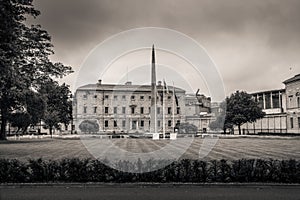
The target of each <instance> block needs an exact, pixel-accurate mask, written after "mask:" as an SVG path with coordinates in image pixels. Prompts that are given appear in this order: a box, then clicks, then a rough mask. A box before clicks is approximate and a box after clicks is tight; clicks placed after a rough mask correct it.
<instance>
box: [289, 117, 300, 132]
mask: <svg viewBox="0 0 300 200" xmlns="http://www.w3.org/2000/svg"><path fill="white" fill-rule="evenodd" d="M290 123H291V129H293V128H296V127H294V118H293V117H291V118H290ZM298 128H300V117H298Z"/></svg>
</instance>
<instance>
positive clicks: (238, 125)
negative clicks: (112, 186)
mask: <svg viewBox="0 0 300 200" xmlns="http://www.w3.org/2000/svg"><path fill="white" fill-rule="evenodd" d="M238 127H239V135H241V134H242V133H241V125H240V124H239V125H238Z"/></svg>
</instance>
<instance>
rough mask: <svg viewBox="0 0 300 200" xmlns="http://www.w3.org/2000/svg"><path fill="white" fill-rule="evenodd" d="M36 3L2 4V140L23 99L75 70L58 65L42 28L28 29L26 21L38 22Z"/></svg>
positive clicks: (9, 1) (20, 0)
mask: <svg viewBox="0 0 300 200" xmlns="http://www.w3.org/2000/svg"><path fill="white" fill-rule="evenodd" d="M32 1H33V0H3V1H1V2H0V10H1V12H0V71H1V73H0V110H1V131H0V139H5V138H6V130H5V128H6V124H7V120H8V118H9V115H10V113H12V112H13V111H15V110H19V109H22V107H24V101H23V97H24V95H25V94H26V93H28V92H29V91H37V90H38V89H39V88H40V87H41V85H43V84H44V83H45V82H49V81H51V80H54V79H56V78H61V77H63V76H65V75H67V74H69V73H71V72H72V70H71V67H69V66H65V65H63V64H62V63H54V62H52V61H51V60H50V59H49V56H50V55H52V54H53V53H54V51H53V45H52V44H51V37H50V35H49V34H48V33H47V31H45V30H43V29H42V28H41V26H40V25H35V24H32V25H26V24H25V21H26V17H33V18H36V17H37V16H38V15H39V14H40V12H39V11H38V10H36V9H35V8H34V6H33V3H32Z"/></svg>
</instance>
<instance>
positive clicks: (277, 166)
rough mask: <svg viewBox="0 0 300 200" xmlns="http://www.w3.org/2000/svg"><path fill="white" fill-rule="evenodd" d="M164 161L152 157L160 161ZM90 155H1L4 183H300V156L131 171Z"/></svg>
mask: <svg viewBox="0 0 300 200" xmlns="http://www.w3.org/2000/svg"><path fill="white" fill-rule="evenodd" d="M161 162H165V161H154V160H152V161H149V163H151V164H152V165H159V164H161ZM103 163H105V161H99V160H91V159H77V158H72V159H62V160H59V161H53V160H42V159H35V160H29V161H28V162H21V161H19V160H15V159H0V182H1V183H20V182H22V183H26V182H27V183H28V182H118V183H120V182H193V183H206V182H272V183H300V161H298V160H260V159H241V160H235V161H226V160H212V161H201V160H188V159H184V160H180V161H176V162H173V163H171V164H170V165H168V166H166V167H164V168H161V169H158V170H156V171H152V172H146V173H128V172H123V171H118V170H115V169H113V168H110V167H108V166H107V165H105V164H103ZM117 165H118V167H119V169H120V166H123V167H124V169H125V168H126V169H127V170H128V168H136V169H138V170H144V171H147V169H142V167H144V166H147V165H144V164H143V163H141V161H140V160H139V161H138V162H136V163H128V162H127V161H120V162H118V163H117Z"/></svg>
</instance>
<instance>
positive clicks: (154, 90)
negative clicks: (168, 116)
mask: <svg viewBox="0 0 300 200" xmlns="http://www.w3.org/2000/svg"><path fill="white" fill-rule="evenodd" d="M156 104H157V88H156V70H155V50H154V45H153V46H152V66H151V113H150V133H157V108H156V107H157V105H156Z"/></svg>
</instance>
